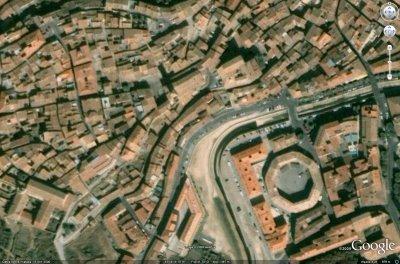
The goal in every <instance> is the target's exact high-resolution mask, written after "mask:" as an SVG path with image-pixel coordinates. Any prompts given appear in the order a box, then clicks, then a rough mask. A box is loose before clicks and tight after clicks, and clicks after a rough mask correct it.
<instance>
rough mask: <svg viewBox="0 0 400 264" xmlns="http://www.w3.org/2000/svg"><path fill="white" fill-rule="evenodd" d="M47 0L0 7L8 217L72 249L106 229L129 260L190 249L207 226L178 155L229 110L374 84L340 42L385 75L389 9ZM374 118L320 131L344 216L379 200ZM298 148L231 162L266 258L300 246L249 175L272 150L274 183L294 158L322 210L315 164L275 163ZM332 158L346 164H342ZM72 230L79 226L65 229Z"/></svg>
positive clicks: (275, 2) (1, 134) (287, 140)
mask: <svg viewBox="0 0 400 264" xmlns="http://www.w3.org/2000/svg"><path fill="white" fill-rule="evenodd" d="M48 2H50V4H49V3H47V4H43V5H41V4H39V3H38V1H29V0H8V1H7V0H0V25H1V26H0V86H1V89H0V124H1V125H0V146H1V149H0V217H2V218H3V217H4V218H5V219H7V220H8V221H19V222H22V223H24V224H26V225H29V226H33V227H35V228H39V229H42V230H49V231H52V232H55V233H56V234H57V239H59V240H60V241H61V239H60V236H63V239H64V240H62V241H65V242H66V243H67V242H70V241H71V240H73V239H75V238H76V237H78V236H79V233H80V232H82V230H84V229H85V228H86V227H87V226H88V225H89V224H90V223H93V222H98V221H102V222H104V223H105V226H106V228H107V232H109V233H110V234H111V237H112V239H113V241H114V244H115V247H116V248H120V249H123V250H125V251H127V252H129V256H130V257H132V258H136V257H138V256H140V257H143V258H144V257H146V258H150V259H151V258H157V257H159V256H163V257H166V256H167V257H168V256H170V255H172V254H180V255H185V253H186V252H187V246H189V245H190V244H191V243H192V242H193V239H194V237H195V235H196V234H197V233H198V230H200V227H201V225H202V224H203V222H204V221H203V220H204V218H206V214H205V212H204V208H203V207H204V205H203V204H202V202H201V200H200V199H199V198H198V196H197V195H196V191H195V190H196V188H195V186H194V185H193V183H192V182H191V179H190V177H189V178H188V179H187V180H186V182H185V184H184V185H183V187H182V189H180V190H175V188H174V186H175V185H176V182H177V181H178V178H179V177H180V175H181V174H182V173H183V172H182V171H180V166H179V164H180V162H181V161H182V159H186V158H188V157H181V156H180V154H181V153H182V152H181V151H182V149H183V148H184V147H185V146H186V145H187V144H188V143H190V142H189V140H190V138H191V136H192V135H193V134H194V133H195V132H196V131H198V130H199V129H201V128H203V127H204V125H205V124H207V123H208V122H210V121H211V120H213V118H214V117H215V116H217V115H218V114H219V113H221V112H223V111H225V110H226V109H227V108H230V107H234V108H240V107H244V106H247V105H250V104H253V103H256V102H261V101H263V100H267V99H271V98H275V97H277V96H279V95H280V94H281V91H282V89H286V88H287V89H288V91H289V93H290V94H291V95H292V97H294V98H315V96H316V95H320V94H323V93H324V92H325V91H327V90H334V89H336V88H337V87H339V86H342V85H344V84H346V83H349V82H352V81H356V80H361V79H363V78H366V76H367V73H366V72H365V70H364V68H363V66H362V64H361V62H360V61H359V60H357V59H356V54H354V52H352V51H351V49H349V48H348V46H347V44H346V43H345V42H344V41H343V36H342V33H343V34H344V35H346V36H347V37H348V38H349V39H350V40H351V42H352V43H353V44H354V45H355V47H356V49H357V50H360V51H361V50H362V51H363V54H365V58H366V59H368V60H370V61H373V63H372V65H371V66H372V70H373V72H374V73H375V74H378V73H381V72H385V71H386V68H385V63H386V62H384V61H383V60H380V58H381V57H382V54H385V52H386V46H385V45H384V43H383V42H380V41H376V39H377V38H379V37H380V36H381V35H382V27H381V25H380V24H379V23H378V22H379V21H380V20H379V19H380V18H379V8H380V7H379V3H378V2H379V1H372V0H371V1H362V4H361V3H359V1H340V6H337V4H338V2H339V1H326V0H324V1H322V2H321V4H317V2H318V1H294V0H290V1H281V0H262V1H259V0H246V1H239V0H232V1H223V0H216V1H208V0H206V1H197V0H186V1H182V2H181V3H179V4H176V5H172V6H168V5H166V6H162V7H160V6H156V5H154V4H150V2H151V1H131V0H105V1H102V0H85V1H83V0H73V1H58V0H53V1H48ZM336 9H340V12H338V14H339V15H338V17H335V12H334V10H336ZM368 19H371V20H372V21H373V23H371V21H369V20H368ZM349 21H350V22H351V23H349ZM397 44H399V43H398V40H395V41H394V42H393V46H394V47H395V49H396V50H394V51H393V52H394V53H395V52H397V49H398V47H400V45H397ZM395 64H396V63H395V62H394V65H393V67H394V66H395ZM309 77H310V78H309ZM311 77H312V78H311ZM377 111H378V109H377V108H376V106H368V107H365V108H363V109H362V113H361V115H360V116H356V117H352V118H349V119H348V120H341V121H338V122H333V123H329V124H326V125H325V126H323V127H322V128H321V129H320V133H319V135H318V138H317V141H316V143H315V148H316V150H317V154H318V157H319V159H320V162H321V164H320V165H321V166H323V167H324V168H325V167H326V168H329V170H325V171H324V172H323V173H322V179H323V181H324V184H325V186H326V188H327V192H328V195H329V201H330V202H331V203H332V206H333V209H334V212H335V216H337V217H340V216H342V215H345V214H348V213H351V212H353V211H354V210H355V209H356V208H358V207H364V206H371V205H380V204H383V203H384V202H385V196H384V195H382V193H384V192H385V186H384V184H382V181H381V178H380V176H381V175H380V167H379V149H378V148H377V145H376V144H377V132H376V131H375V130H374V128H375V127H376V124H377V119H378V114H377ZM360 128H361V130H360ZM360 131H361V132H360ZM297 142H298V139H297V138H296V136H295V135H294V134H288V135H285V136H283V137H279V138H276V139H275V140H272V141H271V142H270V143H269V144H270V145H269V146H268V148H267V147H264V146H263V145H262V144H261V145H258V146H255V147H252V148H251V149H249V150H247V152H244V153H238V154H236V155H234V156H233V157H234V162H235V166H236V167H237V168H238V170H239V173H240V176H241V177H242V180H243V181H244V184H245V186H246V195H247V196H248V198H249V199H250V200H251V202H252V206H253V209H254V212H255V214H256V215H257V217H258V219H259V221H260V224H261V226H262V227H263V233H264V235H265V238H266V240H267V242H268V245H269V247H270V248H271V250H272V251H282V250H284V249H285V247H286V245H287V244H288V243H290V241H291V239H292V238H291V237H290V232H289V231H290V223H289V221H288V218H287V216H286V212H283V211H285V210H282V212H278V211H279V210H278V211H276V210H275V209H274V206H278V207H279V204H281V207H284V208H286V209H288V208H290V206H295V203H293V202H290V201H288V200H287V199H285V198H282V197H283V196H282V195H281V194H279V192H276V190H277V189H276V187H275V186H274V185H275V184H277V183H270V182H269V181H270V179H272V180H273V177H272V178H270V177H269V176H268V174H267V175H264V177H265V182H266V185H267V189H269V190H268V192H270V193H271V195H272V194H273V193H275V194H276V195H274V197H276V200H274V199H272V201H271V200H270V198H269V197H267V196H266V195H265V191H264V190H263V187H262V186H260V185H259V180H258V178H257V177H258V176H257V175H256V171H254V170H253V169H252V166H253V164H254V163H258V162H261V161H263V160H265V158H266V156H267V155H268V153H270V152H273V153H275V154H276V155H278V156H277V157H276V161H273V162H276V164H275V163H274V164H275V165H276V167H277V168H275V169H274V168H273V167H274V166H275V165H274V164H273V166H272V168H271V169H270V171H269V172H268V173H273V171H274V170H282V169H284V168H283V166H284V164H280V163H281V161H280V159H283V160H284V161H283V162H286V160H287V159H288V160H291V161H292V165H293V164H297V165H294V166H295V167H296V166H300V167H303V169H304V171H303V172H304V174H305V176H304V177H307V175H308V174H309V177H310V179H311V181H312V188H311V191H310V196H309V197H308V198H306V199H310V201H308V200H307V203H310V206H309V207H310V208H311V207H314V206H321V204H320V202H319V201H317V199H316V198H317V197H318V196H319V194H320V192H321V188H322V187H321V186H322V180H321V179H319V178H321V175H320V172H319V171H318V170H317V163H315V162H316V161H312V160H311V158H309V157H306V156H304V155H302V154H297V153H295V152H292V153H290V152H289V153H287V154H284V155H288V156H280V155H281V151H282V150H285V149H286V148H287V147H288V146H291V145H295V144H297ZM361 152H362V153H363V154H364V155H363V158H358V157H359V155H358V154H359V153H361ZM338 157H342V158H343V159H344V160H345V162H344V163H343V165H341V166H340V167H337V166H333V164H332V159H335V158H338ZM355 157H357V158H355ZM299 164H300V165H299ZM318 165H319V164H318ZM335 165H336V164H335ZM278 167H279V169H278ZM278 174H279V172H277V174H276V177H278V178H279V175H278ZM332 177H334V178H335V179H332ZM337 179H340V181H337ZM349 182H352V183H353V182H354V184H353V185H351V184H348V183H349ZM349 185H351V186H352V189H351V191H350V193H351V195H348V196H347V198H348V199H342V198H341V197H340V193H341V190H342V189H343V188H345V189H346V190H347V189H348V188H347V187H348V186H349ZM174 196H177V197H178V198H177V199H176V200H175V202H174V204H173V206H172V207H173V209H171V206H169V202H170V201H174V199H173V197H174ZM271 198H272V196H271ZM282 203H283V204H284V205H282ZM110 204H113V205H115V204H116V205H115V207H114V208H112V209H111V210H110V209H109V208H108V205H110ZM314 208H315V207H314ZM320 208H322V207H320ZM170 210H172V211H170ZM289 211H290V209H289ZM291 211H292V212H298V211H299V209H293V210H291ZM166 212H167V213H166ZM323 219H325V218H323ZM374 219H375V218H374ZM165 221H166V224H165V223H164V222H165ZM299 221H301V220H299ZM321 221H322V220H321ZM323 221H326V219H325V220H323ZM62 223H64V224H68V225H72V226H74V228H73V229H72V231H70V233H68V232H66V231H65V230H63V227H62V226H63V225H62ZM323 223H325V222H323ZM353 224H354V223H350V224H349V226H351V225H353ZM164 225H165V228H164V229H163V228H160V227H162V226H164ZM322 225H323V224H316V225H315V226H316V227H318V226H322ZM313 226H314V225H313ZM160 229H162V230H160ZM304 232H308V233H310V234H311V233H313V232H314V231H313V230H310V228H309V227H305V230H304ZM296 237H297V238H295V241H296V239H297V240H298V239H302V238H301V237H302V236H301V235H296ZM327 248H328V247H327ZM304 250H306V249H304ZM322 251H323V250H322ZM59 253H60V252H59ZM305 254H306V253H305ZM312 254H314V253H312ZM300 258H301V257H299V259H300Z"/></svg>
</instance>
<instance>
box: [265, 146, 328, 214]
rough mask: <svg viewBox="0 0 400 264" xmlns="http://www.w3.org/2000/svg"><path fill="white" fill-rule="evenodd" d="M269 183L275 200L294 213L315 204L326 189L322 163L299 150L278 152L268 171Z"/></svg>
mask: <svg viewBox="0 0 400 264" xmlns="http://www.w3.org/2000/svg"><path fill="white" fill-rule="evenodd" d="M265 184H266V187H267V191H268V194H269V196H270V198H271V201H272V203H273V204H274V205H275V206H276V207H278V208H280V209H282V210H284V211H287V212H290V213H298V212H301V211H304V210H307V209H310V208H312V207H314V205H315V204H316V203H317V202H318V200H319V199H320V196H321V190H322V180H321V174H320V170H319V166H318V164H317V163H315V161H313V160H312V159H310V158H309V157H307V156H305V155H304V154H302V153H300V152H298V151H290V152H287V153H283V154H281V155H278V156H276V157H275V158H274V159H273V160H272V161H271V163H270V165H269V167H268V170H267V172H266V174H265Z"/></svg>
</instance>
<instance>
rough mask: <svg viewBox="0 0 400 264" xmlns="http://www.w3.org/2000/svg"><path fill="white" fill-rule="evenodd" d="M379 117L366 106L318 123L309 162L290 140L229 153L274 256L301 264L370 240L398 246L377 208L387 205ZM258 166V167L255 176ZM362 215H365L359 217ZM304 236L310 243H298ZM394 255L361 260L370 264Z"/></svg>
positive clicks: (269, 140)
mask: <svg viewBox="0 0 400 264" xmlns="http://www.w3.org/2000/svg"><path fill="white" fill-rule="evenodd" d="M378 113H379V110H378V108H377V106H376V105H373V104H372V105H371V104H367V105H363V106H362V107H360V111H359V114H356V115H350V116H342V117H341V118H338V119H336V120H334V121H329V119H327V120H324V121H325V123H323V124H321V125H320V126H319V127H317V128H316V129H317V133H316V138H315V140H314V144H313V146H312V147H313V149H315V156H314V157H313V155H312V154H313V153H310V152H309V151H306V150H305V149H303V148H302V147H301V145H302V144H303V143H301V141H300V139H298V138H297V136H296V135H295V134H291V133H280V134H279V135H275V136H272V137H269V138H263V139H262V140H261V139H258V140H254V139H252V140H251V142H253V143H251V142H249V143H246V144H247V145H246V146H245V147H244V146H243V145H242V146H241V147H240V148H239V150H238V151H237V150H236V149H235V148H233V152H232V153H231V158H232V160H233V163H234V165H235V170H236V171H237V172H238V175H239V177H240V179H241V182H242V184H243V186H244V187H245V190H246V196H245V197H246V198H247V199H249V200H250V202H251V204H252V205H253V210H254V212H255V215H256V216H257V221H258V222H259V224H260V226H261V229H262V231H263V233H264V235H265V238H266V243H267V244H268V247H269V249H270V251H271V252H272V253H277V252H285V253H286V254H288V255H289V257H290V258H292V259H296V260H305V259H308V258H312V257H315V256H317V255H320V254H323V253H326V252H328V251H330V250H332V249H337V248H339V247H343V246H346V245H348V244H350V243H351V242H352V241H354V240H361V241H362V242H365V241H369V242H371V240H370V239H371V237H374V235H375V236H378V239H377V238H376V237H375V238H374V239H377V240H376V241H377V243H378V242H379V241H383V240H384V239H385V238H387V239H390V241H393V242H394V243H397V241H399V239H400V236H399V233H398V231H397V229H396V226H395V224H394V223H393V220H392V219H391V217H390V216H389V215H388V214H386V213H384V212H382V211H380V210H379V209H376V208H377V206H383V205H385V204H386V203H387V191H386V185H385V183H384V182H383V179H382V169H381V165H380V153H379V148H378V145H377V144H378V123H379V120H378V119H379V114H378ZM338 117H339V116H338ZM254 142H257V143H256V144H254ZM242 144H243V143H242ZM260 163H262V164H264V165H263V168H264V169H263V170H261V171H260V170H259V169H257V168H258V167H259V166H258V165H257V164H260ZM259 179H263V180H264V182H265V184H262V182H261V181H260V180H259ZM368 208H371V209H370V210H371V211H370V212H368V213H365V209H368ZM381 208H383V207H381ZM363 212H364V213H363ZM344 216H351V217H347V218H346V217H344ZM342 217H344V218H342ZM332 219H335V221H333V222H332ZM341 219H351V220H346V221H345V220H341ZM291 221H294V222H291ZM291 223H292V224H291ZM338 223H340V224H338ZM278 227H280V228H278ZM371 229H373V230H372V231H371ZM368 230H369V231H368ZM389 230H390V231H389ZM377 233H378V234H380V236H379V235H377ZM317 234H318V235H317ZM373 234H374V235H373ZM271 235H272V237H273V238H274V239H271ZM310 237H316V238H315V239H312V240H310V239H308V243H306V244H304V243H300V242H302V241H304V240H307V238H310ZM290 244H292V245H298V246H297V251H291V250H288V248H289V245H290ZM278 245H279V246H278ZM398 250H399V248H398V247H396V248H395V249H394V251H391V252H386V253H385V255H381V254H377V253H376V252H373V251H371V252H370V251H363V252H362V254H361V255H362V256H363V257H365V258H367V259H370V260H376V259H380V258H382V257H384V256H387V255H389V254H393V253H395V252H398Z"/></svg>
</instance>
